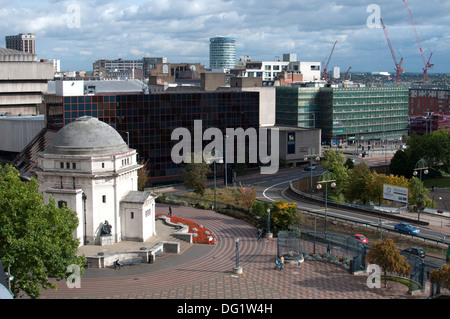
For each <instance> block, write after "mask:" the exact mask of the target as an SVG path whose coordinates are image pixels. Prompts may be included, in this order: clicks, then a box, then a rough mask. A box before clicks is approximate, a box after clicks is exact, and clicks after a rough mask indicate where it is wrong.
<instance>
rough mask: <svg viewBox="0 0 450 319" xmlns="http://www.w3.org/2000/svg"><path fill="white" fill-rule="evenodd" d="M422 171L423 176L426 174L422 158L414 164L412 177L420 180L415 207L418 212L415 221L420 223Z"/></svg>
mask: <svg viewBox="0 0 450 319" xmlns="http://www.w3.org/2000/svg"><path fill="white" fill-rule="evenodd" d="M422 171H423V174H425V175H426V174H428V167H427V162H426V161H425V160H424V159H423V158H421V159H420V160H419V161H418V162H417V163H416V166H415V168H414V172H413V175H414V176H417V175H419V179H420V183H419V202H418V205H417V211H418V215H417V220H418V221H420V210H421V208H422V205H423V200H422ZM419 172H420V173H419Z"/></svg>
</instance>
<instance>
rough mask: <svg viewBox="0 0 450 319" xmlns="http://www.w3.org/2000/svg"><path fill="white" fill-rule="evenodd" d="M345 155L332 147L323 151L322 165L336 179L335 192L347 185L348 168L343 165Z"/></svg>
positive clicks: (339, 191) (340, 190)
mask: <svg viewBox="0 0 450 319" xmlns="http://www.w3.org/2000/svg"><path fill="white" fill-rule="evenodd" d="M344 163H345V155H344V153H343V152H336V151H335V150H333V149H329V150H327V151H326V152H325V153H323V160H322V166H323V167H324V168H325V169H326V170H328V171H330V172H331V173H332V174H333V178H334V179H336V188H334V190H335V191H336V193H341V192H342V191H343V190H344V189H345V188H346V186H347V182H348V169H347V167H346V166H345V165H344Z"/></svg>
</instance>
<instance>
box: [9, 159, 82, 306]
mask: <svg viewBox="0 0 450 319" xmlns="http://www.w3.org/2000/svg"><path fill="white" fill-rule="evenodd" d="M38 187H39V185H38V183H37V181H36V179H32V180H31V181H30V182H22V181H21V180H20V178H19V173H18V171H17V170H16V169H15V168H13V167H12V166H9V165H5V166H0V198H1V201H0V212H1V213H0V259H1V260H2V262H3V264H4V266H5V267H8V266H9V267H10V268H11V274H12V275H13V276H14V280H13V281H11V291H12V293H13V294H14V296H15V297H18V296H19V294H21V293H25V294H26V295H28V296H29V297H31V298H37V297H39V295H40V291H41V287H42V288H44V289H47V288H51V289H56V288H57V285H55V284H52V283H50V282H49V278H53V279H57V280H62V279H67V278H68V277H69V276H71V275H72V274H73V271H72V272H68V269H69V266H71V265H76V266H78V267H80V275H81V274H82V273H83V271H84V267H83V266H84V264H85V263H86V258H85V257H84V256H76V253H77V251H78V246H79V240H78V239H74V238H73V232H74V231H75V230H76V228H77V226H78V218H77V215H76V213H75V212H73V211H71V210H70V209H68V208H67V207H61V208H59V207H57V206H56V205H55V201H54V199H53V198H50V201H49V203H48V204H46V203H44V201H43V196H42V194H41V193H40V192H39V191H38Z"/></svg>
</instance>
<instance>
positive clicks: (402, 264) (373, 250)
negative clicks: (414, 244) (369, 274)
mask: <svg viewBox="0 0 450 319" xmlns="http://www.w3.org/2000/svg"><path fill="white" fill-rule="evenodd" d="M366 261H367V262H368V263H371V264H376V265H378V266H379V267H380V268H381V269H382V270H383V272H384V287H385V288H387V273H388V272H389V273H396V274H398V275H403V276H406V275H409V273H410V272H411V269H412V267H411V265H410V264H408V262H407V260H406V257H405V256H402V255H401V254H400V252H399V251H398V249H397V247H396V246H395V244H394V241H393V240H392V239H384V240H382V241H377V242H374V243H372V245H371V246H370V250H369V252H368V253H367V256H366Z"/></svg>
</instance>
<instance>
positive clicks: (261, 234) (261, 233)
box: [258, 229, 263, 241]
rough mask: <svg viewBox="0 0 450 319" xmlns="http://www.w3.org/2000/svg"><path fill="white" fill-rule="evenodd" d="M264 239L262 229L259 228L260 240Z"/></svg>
mask: <svg viewBox="0 0 450 319" xmlns="http://www.w3.org/2000/svg"><path fill="white" fill-rule="evenodd" d="M262 239H263V232H262V229H258V241H261V240H262Z"/></svg>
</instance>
